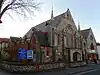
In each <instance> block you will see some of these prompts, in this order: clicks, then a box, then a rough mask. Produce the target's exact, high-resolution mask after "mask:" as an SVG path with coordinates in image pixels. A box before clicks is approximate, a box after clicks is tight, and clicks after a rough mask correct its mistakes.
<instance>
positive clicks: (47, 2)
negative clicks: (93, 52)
mask: <svg viewBox="0 0 100 75" xmlns="http://www.w3.org/2000/svg"><path fill="white" fill-rule="evenodd" d="M38 1H41V2H42V3H43V4H42V5H41V10H40V11H37V12H35V15H34V16H33V18H34V19H33V20H27V21H26V20H25V21H20V20H12V18H11V17H10V16H8V15H7V14H5V15H4V16H3V18H2V21H3V23H2V24H0V37H9V36H18V37H19V36H23V35H24V34H25V33H26V32H27V31H28V30H29V29H30V28H31V27H33V26H35V25H37V24H39V23H41V22H43V21H46V20H48V19H50V17H51V9H52V5H53V9H54V16H57V15H59V14H61V13H63V12H65V11H67V8H69V9H70V11H71V13H72V16H73V18H74V20H75V23H76V25H77V24H78V21H79V22H80V27H81V29H85V28H86V29H87V28H90V27H91V28H92V30H93V33H94V35H95V37H96V40H97V42H100V39H99V38H100V33H99V30H100V6H99V5H100V1H99V0H38ZM12 16H14V15H13V14H12Z"/></svg>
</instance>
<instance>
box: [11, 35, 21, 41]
mask: <svg viewBox="0 0 100 75" xmlns="http://www.w3.org/2000/svg"><path fill="white" fill-rule="evenodd" d="M10 40H11V42H16V41H20V40H21V39H20V37H12V36H11V37H10Z"/></svg>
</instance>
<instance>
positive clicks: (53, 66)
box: [0, 61, 86, 73]
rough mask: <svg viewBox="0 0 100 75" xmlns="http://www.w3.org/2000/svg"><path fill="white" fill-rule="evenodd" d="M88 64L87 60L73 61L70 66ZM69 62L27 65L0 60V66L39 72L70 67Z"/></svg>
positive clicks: (8, 69)
mask: <svg viewBox="0 0 100 75" xmlns="http://www.w3.org/2000/svg"><path fill="white" fill-rule="evenodd" d="M82 65H86V62H76V63H75V62H71V63H70V67H77V66H82ZM68 67H69V66H68V64H65V63H63V62H59V63H57V62H56V63H45V64H38V65H36V64H27V65H22V64H18V63H17V64H14V63H13V64H12V63H11V62H9V63H8V62H4V61H0V68H1V69H3V70H5V71H8V72H15V73H16V72H17V73H20V72H37V71H44V70H49V69H56V68H68Z"/></svg>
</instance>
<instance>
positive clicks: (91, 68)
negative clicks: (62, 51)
mask: <svg viewBox="0 0 100 75" xmlns="http://www.w3.org/2000/svg"><path fill="white" fill-rule="evenodd" d="M99 74H100V65H96V64H89V65H87V66H84V67H76V68H69V69H59V70H51V71H47V72H39V73H35V74H10V73H6V72H3V71H0V75H99Z"/></svg>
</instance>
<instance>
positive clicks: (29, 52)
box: [27, 50, 33, 59]
mask: <svg viewBox="0 0 100 75" xmlns="http://www.w3.org/2000/svg"><path fill="white" fill-rule="evenodd" d="M27 59H33V50H27Z"/></svg>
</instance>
